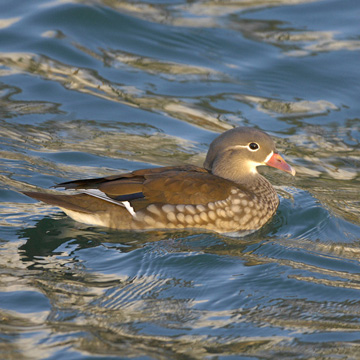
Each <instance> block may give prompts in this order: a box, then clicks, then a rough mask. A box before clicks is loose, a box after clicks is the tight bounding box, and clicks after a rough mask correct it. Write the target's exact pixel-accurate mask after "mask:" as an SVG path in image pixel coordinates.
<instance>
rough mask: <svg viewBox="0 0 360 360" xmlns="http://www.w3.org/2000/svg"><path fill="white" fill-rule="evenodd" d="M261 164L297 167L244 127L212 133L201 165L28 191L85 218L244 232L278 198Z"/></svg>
mask: <svg viewBox="0 0 360 360" xmlns="http://www.w3.org/2000/svg"><path fill="white" fill-rule="evenodd" d="M250 144H251V145H250ZM259 165H269V166H273V167H277V168H279V169H281V170H283V171H286V172H289V173H291V174H293V175H294V170H293V169H292V168H291V167H290V166H289V165H288V164H287V163H286V162H285V161H284V160H283V159H282V158H281V156H280V155H278V154H277V153H276V150H275V145H274V143H273V141H272V139H271V138H270V137H269V136H268V135H267V134H265V133H263V132H262V131H260V130H256V129H252V128H242V127H241V128H235V129H232V130H229V131H227V132H225V133H223V134H222V135H220V136H219V137H218V138H216V139H215V140H214V141H213V143H212V144H211V146H210V149H209V152H208V154H207V157H206V160H205V163H204V168H201V167H197V166H192V165H184V166H170V167H161V168H152V169H142V170H137V171H134V172H131V173H126V174H120V175H113V176H108V177H104V178H96V179H85V180H75V181H70V182H65V183H61V184H59V185H56V186H55V187H63V188H65V189H67V190H68V189H74V190H78V191H80V193H78V194H75V195H64V194H50V193H40V192H25V194H26V195H28V196H30V197H32V198H35V199H37V200H40V201H43V202H46V203H48V204H51V205H55V206H58V207H60V208H61V209H62V210H63V211H64V212H65V213H66V214H67V215H69V216H70V217H72V218H73V219H74V220H76V221H79V222H82V223H86V224H90V225H100V226H106V227H109V228H113V229H133V230H147V229H184V228H198V229H206V230H210V231H215V232H219V233H234V232H235V233H236V232H240V233H241V232H246V233H248V232H252V231H255V230H257V229H259V228H261V227H262V226H263V225H264V224H265V223H266V222H268V221H269V220H270V219H271V217H272V216H273V215H274V213H275V212H276V209H277V207H278V205H279V199H278V196H277V194H276V191H275V189H274V188H273V186H272V185H271V184H270V182H269V181H268V180H266V179H265V178H264V177H263V176H262V175H260V174H259V173H258V172H257V170H256V167H257V166H259Z"/></svg>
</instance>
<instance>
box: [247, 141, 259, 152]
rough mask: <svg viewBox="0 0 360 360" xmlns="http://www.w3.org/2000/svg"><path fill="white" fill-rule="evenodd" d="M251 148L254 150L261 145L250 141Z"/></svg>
mask: <svg viewBox="0 0 360 360" xmlns="http://www.w3.org/2000/svg"><path fill="white" fill-rule="evenodd" d="M249 149H250V150H252V151H256V150H258V149H259V145H258V144H257V143H253V142H252V143H250V144H249Z"/></svg>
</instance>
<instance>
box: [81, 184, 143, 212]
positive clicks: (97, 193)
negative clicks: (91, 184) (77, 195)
mask: <svg viewBox="0 0 360 360" xmlns="http://www.w3.org/2000/svg"><path fill="white" fill-rule="evenodd" d="M81 192H82V193H84V194H86V195H90V196H93V197H96V198H98V199H101V200H105V201H107V202H110V203H112V204H115V205H119V206H122V207H124V208H125V209H126V210H127V211H128V212H129V213H130V214H131V216H136V213H135V211H134V208H133V207H132V206H131V204H130V202H129V201H116V200H114V199H112V198H110V197H108V196H107V195H106V194H105V193H103V192H102V191H100V190H98V189H89V190H82V191H81Z"/></svg>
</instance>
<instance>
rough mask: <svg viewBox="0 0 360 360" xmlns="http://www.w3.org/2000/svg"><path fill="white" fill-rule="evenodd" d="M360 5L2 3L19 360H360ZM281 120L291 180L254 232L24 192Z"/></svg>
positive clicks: (3, 206) (7, 301)
mask: <svg viewBox="0 0 360 360" xmlns="http://www.w3.org/2000/svg"><path fill="white" fill-rule="evenodd" d="M359 12H360V3H359V2H357V1H352V0H322V1H320V0H318V1H316V0H297V1H290V0H279V1H270V0H252V1H241V0H238V1H221V2H220V1H211V0H209V1H184V0H179V1H160V0H159V1H155V0H152V1H136V2H135V1H115V0H114V1H112V0H108V1H106V0H103V1H101V0H92V1H86V0H85V1H75V0H74V1H71V0H70V1H49V0H42V1H31V2H24V1H20V0H11V1H2V2H1V3H0V14H1V16H0V152H1V158H2V160H1V163H0V199H1V203H0V213H1V215H0V248H1V252H0V318H1V322H0V349H1V353H2V357H3V358H6V359H14V358H25V359H39V358H43V359H62V358H66V359H84V358H96V359H97V358H98V359H104V358H110V357H111V358H119V359H126V358H131V359H187V358H189V359H299V358H301V359H315V358H316V359H333V358H336V359H358V358H360V349H359V346H358V344H359V340H360V322H359V313H360V301H359V299H360V265H359V256H360V251H359V243H360V241H359V240H360V198H359V184H360V181H359V180H360V178H359V164H360V147H359V141H360V131H359V128H360V119H359V113H360V108H359V107H360V103H359V99H358V94H359V93H360V75H359V71H358V69H359V55H360V33H359V26H358V24H359V17H358V14H359ZM238 125H242V126H244V125H245V126H253V127H258V128H261V129H263V130H265V131H267V132H268V133H269V134H271V135H272V136H273V137H274V139H275V140H276V143H277V145H278V148H279V150H280V151H281V152H282V153H283V154H284V157H285V158H286V159H287V161H288V162H289V163H290V164H291V165H293V166H294V167H295V168H296V170H297V176H296V177H295V178H292V177H291V176H289V175H287V174H284V173H281V172H279V171H276V170H274V169H261V172H262V173H263V174H264V175H265V176H266V177H267V178H268V179H269V180H270V181H271V182H272V183H273V184H274V185H275V186H276V188H277V190H278V193H279V195H280V200H281V203H280V207H279V210H278V212H277V214H276V216H275V217H274V218H273V220H272V221H271V222H270V223H269V224H267V225H266V226H265V227H264V228H263V229H261V230H260V231H258V232H256V233H254V234H252V235H249V236H247V237H244V238H229V237H226V236H222V235H218V234H212V233H206V232H201V231H198V232H192V231H177V232H175V231H171V232H170V231H169V232H166V231H150V232H142V233H136V232H128V231H110V230H108V229H106V228H99V227H89V226H86V225H82V224H78V223H75V222H74V221H72V220H71V219H69V218H67V217H66V216H65V215H64V214H63V213H62V212H61V211H59V210H58V209H56V208H54V207H51V206H48V205H45V204H42V203H37V202H35V201H33V200H32V199H29V198H27V197H25V196H24V195H22V194H21V193H20V191H25V190H28V191H29V190H30V191H31V190H36V189H38V188H48V187H50V186H52V185H54V184H56V183H58V182H61V181H65V180H70V179H77V178H84V177H95V176H104V175H109V174H115V173H119V172H124V171H131V170H135V169H137V168H141V167H148V166H159V165H175V164H185V163H190V164H197V165H201V164H202V162H203V160H204V157H205V153H206V151H207V148H208V145H209V144H210V142H211V141H212V139H214V138H215V137H216V135H217V134H218V133H221V132H222V131H225V130H227V129H230V128H232V127H234V126H238Z"/></svg>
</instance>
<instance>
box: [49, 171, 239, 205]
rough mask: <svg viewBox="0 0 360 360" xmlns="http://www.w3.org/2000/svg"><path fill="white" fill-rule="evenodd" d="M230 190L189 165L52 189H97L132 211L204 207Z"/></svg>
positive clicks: (226, 184)
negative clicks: (161, 206)
mask: <svg viewBox="0 0 360 360" xmlns="http://www.w3.org/2000/svg"><path fill="white" fill-rule="evenodd" d="M234 186H236V185H235V184H234V183H233V182H231V181H229V180H226V179H223V178H219V177H217V176H215V175H212V174H210V173H209V172H208V171H207V170H205V169H203V168H200V167H197V166H192V165H186V166H169V167H162V168H153V169H141V170H136V171H133V172H131V173H126V174H120V175H112V176H107V177H104V178H96V179H88V180H86V179H85V180H76V181H69V182H65V183H61V184H58V185H56V187H65V189H99V190H101V191H102V192H104V193H105V194H106V195H107V196H109V197H110V198H112V199H115V200H119V201H131V202H132V204H134V205H135V206H136V208H139V207H140V208H141V207H143V206H146V204H149V203H165V204H193V205H195V204H206V203H208V202H210V201H217V200H223V199H225V198H227V197H228V196H229V194H230V191H231V188H232V187H234Z"/></svg>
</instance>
